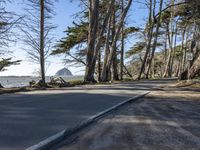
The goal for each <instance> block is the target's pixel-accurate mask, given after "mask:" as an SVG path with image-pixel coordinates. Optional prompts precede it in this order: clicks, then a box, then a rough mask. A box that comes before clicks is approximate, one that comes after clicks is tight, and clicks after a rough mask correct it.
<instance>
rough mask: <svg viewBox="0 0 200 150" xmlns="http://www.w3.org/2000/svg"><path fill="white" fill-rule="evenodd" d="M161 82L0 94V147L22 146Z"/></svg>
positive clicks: (9, 149) (15, 148)
mask: <svg viewBox="0 0 200 150" xmlns="http://www.w3.org/2000/svg"><path fill="white" fill-rule="evenodd" d="M164 82H165V81H152V82H150V83H149V82H145V81H144V82H133V83H124V84H113V85H101V86H82V87H75V88H66V89H63V90H47V91H33V92H24V93H17V94H4V95H0V150H22V149H26V148H28V147H30V146H32V145H35V144H37V143H38V142H40V141H42V140H44V139H46V138H48V137H50V136H52V135H54V134H56V133H58V132H60V131H62V130H63V129H66V128H70V127H73V126H75V125H76V124H79V123H80V122H81V121H83V120H85V119H87V118H89V117H91V116H93V115H95V114H97V113H99V112H101V111H103V110H105V109H107V108H109V107H111V106H113V105H116V104H117V103H119V102H122V101H124V100H126V99H128V98H130V97H133V96H135V95H140V94H143V93H145V92H147V91H148V90H150V89H151V88H152V87H154V88H156V87H158V86H160V85H161V84H163V83H164ZM166 82H168V81H166Z"/></svg>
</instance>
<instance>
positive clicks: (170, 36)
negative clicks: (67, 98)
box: [163, 0, 174, 77]
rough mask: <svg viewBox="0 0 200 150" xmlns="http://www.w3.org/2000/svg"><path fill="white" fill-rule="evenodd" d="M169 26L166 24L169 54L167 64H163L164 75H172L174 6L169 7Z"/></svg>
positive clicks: (172, 1) (172, 2) (171, 3)
mask: <svg viewBox="0 0 200 150" xmlns="http://www.w3.org/2000/svg"><path fill="white" fill-rule="evenodd" d="M170 5H172V6H173V5H174V0H171V1H170ZM170 9H171V16H170V27H169V26H168V42H169V55H168V59H167V64H166V66H165V71H164V75H163V76H164V77H167V76H169V77H172V70H171V63H172V55H173V42H174V41H173V39H174V7H171V8H170Z"/></svg>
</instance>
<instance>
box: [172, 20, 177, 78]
mask: <svg viewBox="0 0 200 150" xmlns="http://www.w3.org/2000/svg"><path fill="white" fill-rule="evenodd" d="M177 32H178V27H177V23H176V29H175V39H174V48H173V52H172V61H171V65H170V70H172V71H173V68H174V59H175V52H176V43H177V34H178V33H177ZM175 74H176V73H175Z"/></svg>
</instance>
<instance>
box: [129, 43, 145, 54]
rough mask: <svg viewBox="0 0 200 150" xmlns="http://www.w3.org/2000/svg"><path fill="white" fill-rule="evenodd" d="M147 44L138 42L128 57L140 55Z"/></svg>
mask: <svg viewBox="0 0 200 150" xmlns="http://www.w3.org/2000/svg"><path fill="white" fill-rule="evenodd" d="M145 45H146V44H145V42H137V43H136V44H135V45H134V46H133V47H131V49H130V50H128V51H127V52H126V57H127V58H129V57H131V56H133V55H135V54H138V53H140V52H141V51H142V50H143V49H144V48H145Z"/></svg>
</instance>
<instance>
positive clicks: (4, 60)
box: [0, 58, 21, 71]
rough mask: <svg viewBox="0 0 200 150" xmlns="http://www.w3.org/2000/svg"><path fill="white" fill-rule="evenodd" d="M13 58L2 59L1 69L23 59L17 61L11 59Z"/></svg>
mask: <svg viewBox="0 0 200 150" xmlns="http://www.w3.org/2000/svg"><path fill="white" fill-rule="evenodd" d="M11 59H12V58H6V59H4V58H2V59H1V60H0V71H5V70H6V69H5V68H6V67H10V66H11V65H19V63H20V62H21V60H17V61H11Z"/></svg>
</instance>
